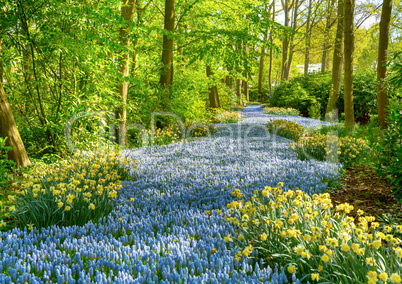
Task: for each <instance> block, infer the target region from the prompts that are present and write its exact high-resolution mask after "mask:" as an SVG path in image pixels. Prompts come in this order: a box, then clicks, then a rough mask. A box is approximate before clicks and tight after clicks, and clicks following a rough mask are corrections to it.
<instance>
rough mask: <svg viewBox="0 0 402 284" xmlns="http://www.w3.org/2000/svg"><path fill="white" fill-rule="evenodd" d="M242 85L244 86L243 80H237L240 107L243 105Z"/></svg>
mask: <svg viewBox="0 0 402 284" xmlns="http://www.w3.org/2000/svg"><path fill="white" fill-rule="evenodd" d="M241 85H242V80H241V79H237V80H236V95H237V97H238V99H239V105H241V106H242V105H243V101H242V99H241Z"/></svg>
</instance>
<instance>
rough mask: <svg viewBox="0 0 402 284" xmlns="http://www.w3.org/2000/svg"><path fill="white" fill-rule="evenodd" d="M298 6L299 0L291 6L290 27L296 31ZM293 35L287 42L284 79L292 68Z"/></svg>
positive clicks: (286, 78)
mask: <svg viewBox="0 0 402 284" xmlns="http://www.w3.org/2000/svg"><path fill="white" fill-rule="evenodd" d="M298 8H299V1H298V0H295V5H294V8H293V20H292V28H293V30H294V31H296V28H297V16H298ZM294 48H295V45H294V36H292V38H291V39H290V44H289V61H288V64H287V66H286V69H285V80H289V76H290V69H291V68H292V61H293V53H294Z"/></svg>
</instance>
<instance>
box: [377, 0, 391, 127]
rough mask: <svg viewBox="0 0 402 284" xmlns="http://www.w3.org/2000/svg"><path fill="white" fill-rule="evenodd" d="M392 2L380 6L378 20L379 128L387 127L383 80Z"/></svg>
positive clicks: (386, 99)
mask: <svg viewBox="0 0 402 284" xmlns="http://www.w3.org/2000/svg"><path fill="white" fill-rule="evenodd" d="M391 12H392V0H384V2H383V4H382V11H381V20H380V36H379V43H378V60H377V84H378V85H377V106H378V124H379V125H380V127H381V128H385V127H386V126H387V121H386V120H385V117H386V115H385V113H386V108H387V106H388V88H387V85H386V81H385V79H386V78H387V66H386V63H387V49H388V40H389V23H390V20H391Z"/></svg>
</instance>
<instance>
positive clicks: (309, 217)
mask: <svg viewBox="0 0 402 284" xmlns="http://www.w3.org/2000/svg"><path fill="white" fill-rule="evenodd" d="M282 186H283V183H279V184H278V186H277V187H275V188H271V187H266V188H265V189H263V190H262V191H257V190H256V191H255V194H254V196H253V197H252V198H251V200H250V201H246V202H245V201H244V200H238V201H233V202H232V203H229V204H227V207H228V208H229V213H231V214H230V216H226V220H227V221H228V222H230V223H232V224H234V225H235V226H237V227H238V228H239V230H240V231H241V234H239V235H238V237H237V241H238V243H239V246H240V247H241V250H240V251H239V252H238V254H237V258H238V259H239V260H240V259H241V258H243V257H245V258H259V259H262V260H264V262H265V264H268V265H275V264H279V265H281V266H282V267H285V268H286V271H287V272H288V273H289V276H292V274H296V276H297V277H298V278H299V279H300V281H301V282H302V283H305V282H307V281H314V282H315V281H318V282H320V283H323V282H324V283H367V280H368V281H369V283H376V281H380V280H381V281H382V282H381V283H385V282H386V279H390V280H391V282H394V283H399V282H400V275H401V267H402V262H401V258H402V248H401V247H400V242H401V240H400V239H398V238H396V237H395V236H394V235H393V234H391V232H396V233H400V232H402V225H397V226H395V228H392V227H389V226H385V227H383V228H382V230H380V229H379V226H380V225H379V223H377V222H375V218H374V217H372V216H363V214H364V212H363V211H361V210H359V211H358V212H357V214H358V215H359V216H360V217H358V220H356V223H357V225H355V223H354V222H355V220H354V218H352V217H350V216H348V215H347V214H348V213H350V212H351V210H353V206H351V205H349V204H347V203H345V204H340V205H338V206H336V209H335V210H331V208H333V205H332V203H331V199H330V196H329V194H328V193H324V194H314V195H313V196H312V197H309V196H308V195H307V194H305V193H303V191H301V190H298V189H295V190H289V191H287V192H283V191H282V189H281V187H282ZM232 194H233V195H234V196H236V197H238V198H241V197H242V196H243V195H242V193H241V192H240V191H239V190H235V191H234V192H233V193H232ZM254 251H256V252H254ZM303 280H304V281H303ZM398 281H399V282H398ZM310 283H311V282H310Z"/></svg>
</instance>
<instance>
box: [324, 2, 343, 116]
mask: <svg viewBox="0 0 402 284" xmlns="http://www.w3.org/2000/svg"><path fill="white" fill-rule="evenodd" d="M343 15H344V0H338V12H337V18H338V24H337V27H336V37H335V44H334V57H333V63H332V81H331V89H330V94H329V99H328V105H327V111H326V113H327V114H328V115H330V116H331V117H332V112H333V111H334V110H335V109H336V102H337V101H338V98H339V92H340V90H341V81H342V69H343V66H342V65H343V26H344V22H343V21H344V19H343V18H344V16H343ZM332 119H334V117H332Z"/></svg>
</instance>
